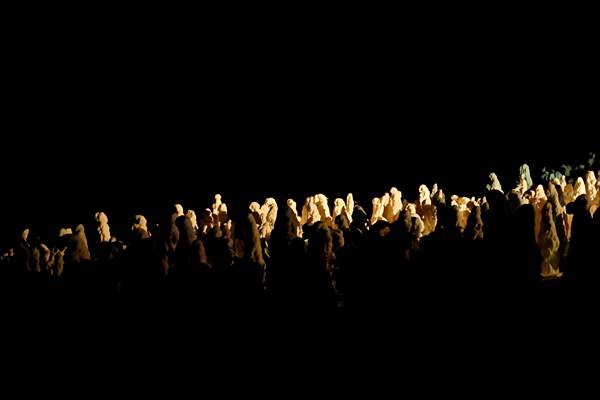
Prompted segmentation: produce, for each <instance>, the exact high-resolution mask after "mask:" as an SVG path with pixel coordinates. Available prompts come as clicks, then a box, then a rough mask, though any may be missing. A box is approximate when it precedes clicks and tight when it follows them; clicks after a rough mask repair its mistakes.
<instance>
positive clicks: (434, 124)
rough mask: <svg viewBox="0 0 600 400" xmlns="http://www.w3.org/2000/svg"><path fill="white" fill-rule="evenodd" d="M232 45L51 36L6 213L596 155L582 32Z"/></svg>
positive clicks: (14, 110) (144, 203)
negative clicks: (70, 41) (535, 40)
mask: <svg viewBox="0 0 600 400" xmlns="http://www.w3.org/2000/svg"><path fill="white" fill-rule="evenodd" d="M275 36H276V35H275ZM234 39H235V40H231V41H229V42H228V43H227V45H224V44H223V42H222V41H221V42H218V43H217V44H215V43H212V42H211V41H210V40H205V41H201V42H199V43H192V44H190V43H188V42H186V43H185V44H173V43H166V44H165V43H163V44H161V43H159V42H152V44H149V45H142V44H140V42H128V41H120V42H119V44H118V45H117V46H110V45H105V44H104V42H103V41H102V40H98V41H93V42H85V45H81V44H82V43H79V44H80V46H69V45H66V46H64V47H63V48H59V47H60V46H59V47H56V46H55V47H52V48H49V47H48V46H45V44H44V43H38V48H36V49H35V52H34V53H35V56H33V57H25V58H18V57H17V58H14V59H13V60H11V62H10V64H11V67H12V68H11V71H12V72H11V73H10V74H7V75H6V76H5V81H6V82H5V83H6V86H7V89H8V90H7V91H6V92H5V96H6V99H7V100H8V101H7V106H6V108H5V109H4V113H5V115H6V116H7V118H6V119H5V123H4V128H5V129H4V132H5V135H4V137H5V138H6V139H8V140H7V141H6V142H5V143H4V144H3V146H2V147H3V153H4V154H5V156H3V157H2V161H1V163H2V165H1V166H2V171H3V172H2V174H3V181H4V185H3V186H4V191H3V192H4V194H3V196H4V198H5V201H4V206H3V207H2V214H3V218H4V220H6V218H7V216H8V215H10V218H12V219H15V215H17V216H18V215H22V214H23V213H26V212H27V210H29V212H30V213H33V214H40V213H46V214H53V215H61V216H62V215H66V214H68V213H69V212H70V211H69V210H75V209H76V210H80V211H81V210H84V211H85V213H87V212H88V210H89V211H90V212H93V211H95V209H96V208H99V207H102V208H109V209H112V210H113V211H115V212H125V211H124V210H127V212H129V210H131V209H132V208H133V209H134V211H131V212H138V211H144V210H147V209H149V208H152V207H153V206H155V205H156V204H163V203H170V202H171V199H177V200H180V201H187V202H191V203H195V204H196V208H200V206H205V205H207V203H206V202H207V201H208V194H210V193H215V192H217V191H218V192H221V193H223V194H224V195H227V196H228V197H229V198H238V197H239V198H244V199H245V198H246V197H249V198H250V199H256V200H262V199H263V198H264V197H265V196H269V195H272V194H275V195H280V196H287V195H295V196H296V197H298V196H300V195H306V194H310V193H314V192H325V193H331V195H332V197H333V195H335V194H336V193H337V192H338V191H339V192H346V191H350V190H351V191H353V192H355V193H360V194H361V195H362V196H364V197H365V198H370V197H371V196H372V195H374V194H380V193H381V192H382V191H384V190H387V189H389V186H390V185H391V184H395V185H397V186H398V187H399V188H400V189H401V190H403V191H415V190H416V187H414V186H413V185H416V184H417V183H420V182H422V181H423V182H425V183H429V184H431V183H433V181H438V182H440V183H441V184H443V185H444V186H446V187H448V186H450V187H452V186H455V187H456V188H457V189H462V188H463V187H464V188H465V189H467V188H473V187H480V186H481V187H483V186H484V185H485V178H486V176H487V174H488V173H489V172H490V171H501V172H500V173H503V172H505V171H506V173H507V174H508V173H510V174H513V173H516V169H517V168H518V166H519V164H520V163H522V162H529V163H530V164H531V165H532V167H533V168H534V173H535V170H536V168H538V169H539V168H541V166H542V165H544V164H547V163H556V162H557V161H559V160H560V161H562V160H563V159H566V160H570V159H572V158H575V159H578V160H581V159H582V158H583V157H585V155H587V152H588V151H591V150H594V149H593V148H591V147H590V146H591V144H589V142H590V140H589V139H588V140H587V142H588V144H581V143H578V142H579V141H581V138H583V137H585V136H588V137H589V135H593V134H595V133H597V128H598V126H597V121H596V108H597V107H596V106H597V105H596V103H595V102H590V101H589V94H588V93H590V92H591V91H592V88H593V87H594V86H595V84H596V78H594V79H593V80H592V78H591V76H592V74H591V72H592V71H593V70H594V65H593V63H592V62H591V60H592V59H591V58H590V57H591V54H590V55H588V52H585V51H578V49H577V48H575V47H573V46H572V45H571V44H569V43H566V42H565V43H561V42H553V44H552V46H548V47H544V46H540V45H539V44H538V45H536V46H530V45H531V43H530V42H523V41H519V40H516V39H515V40H511V41H510V43H508V44H507V43H505V42H503V41H502V40H500V39H498V38H494V39H493V40H490V41H488V40H484V39H481V38H479V39H478V38H477V35H470V34H466V35H462V36H456V37H450V38H448V37H447V36H446V35H439V36H436V35H433V36H431V37H427V38H422V40H420V41H418V42H417V41H407V40H404V41H402V40H398V41H396V40H391V39H388V40H377V41H363V42H361V41H355V42H353V43H352V45H341V43H340V42H328V41H323V40H316V41H315V40H312V41H309V43H308V44H307V43H304V42H303V40H299V39H298V38H296V39H295V40H294V41H293V42H287V41H284V40H283V39H281V40H280V41H275V40H269V41H261V42H252V41H251V40H249V39H244V38H243V37H241V38H240V37H237V38H234ZM42 41H43V39H42ZM511 43H512V45H511ZM517 44H518V45H517ZM580 50H581V49H580ZM29 51H30V52H31V49H30V50H29ZM34 133H36V134H38V137H35V138H34V136H33V135H34ZM551 134H559V135H561V134H562V135H565V137H566V139H565V142H564V143H556V141H555V140H554V139H551V138H550V135H551ZM525 137H527V139H525ZM597 148H598V145H596V149H595V150H596V151H597ZM6 154H11V155H16V156H17V158H18V161H17V162H13V161H10V160H8V158H7V157H6ZM275 170H276V171H278V172H275ZM230 171H235V172H234V173H231V172H230ZM279 171H284V173H283V175H284V177H283V178H282V177H280V172H279ZM81 172H83V176H82V177H80V175H81ZM500 178H501V179H503V178H504V179H503V180H504V183H505V184H506V185H508V184H510V183H512V180H513V178H514V177H513V176H512V175H510V176H504V177H503V176H502V175H501V176H500ZM17 188H19V189H17ZM359 196H360V195H359ZM199 199H200V200H199ZM205 199H206V200H205ZM296 200H297V201H298V202H299V203H301V198H296ZM81 212H83V211H81ZM57 218H58V217H57Z"/></svg>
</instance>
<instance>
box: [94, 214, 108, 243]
mask: <svg viewBox="0 0 600 400" xmlns="http://www.w3.org/2000/svg"><path fill="white" fill-rule="evenodd" d="M94 217H95V218H96V222H98V235H99V236H100V242H103V243H104V242H110V227H109V226H108V217H107V216H106V214H105V213H103V212H102V211H100V212H97V213H96V214H95V216H94Z"/></svg>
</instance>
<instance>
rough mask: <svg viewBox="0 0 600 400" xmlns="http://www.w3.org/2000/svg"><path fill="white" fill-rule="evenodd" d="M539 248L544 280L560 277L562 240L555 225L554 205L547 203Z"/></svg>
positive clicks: (542, 218)
mask: <svg viewBox="0 0 600 400" xmlns="http://www.w3.org/2000/svg"><path fill="white" fill-rule="evenodd" d="M537 239H538V240H537V241H538V246H539V247H540V251H541V254H542V267H541V275H542V277H543V278H552V277H560V276H562V273H561V272H560V269H559V262H560V255H559V252H558V250H559V248H560V240H559V238H558V234H557V232H556V226H555V224H554V215H553V212H552V204H550V203H549V202H546V203H545V204H544V206H543V208H542V212H541V229H540V232H539V233H538V236H537Z"/></svg>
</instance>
